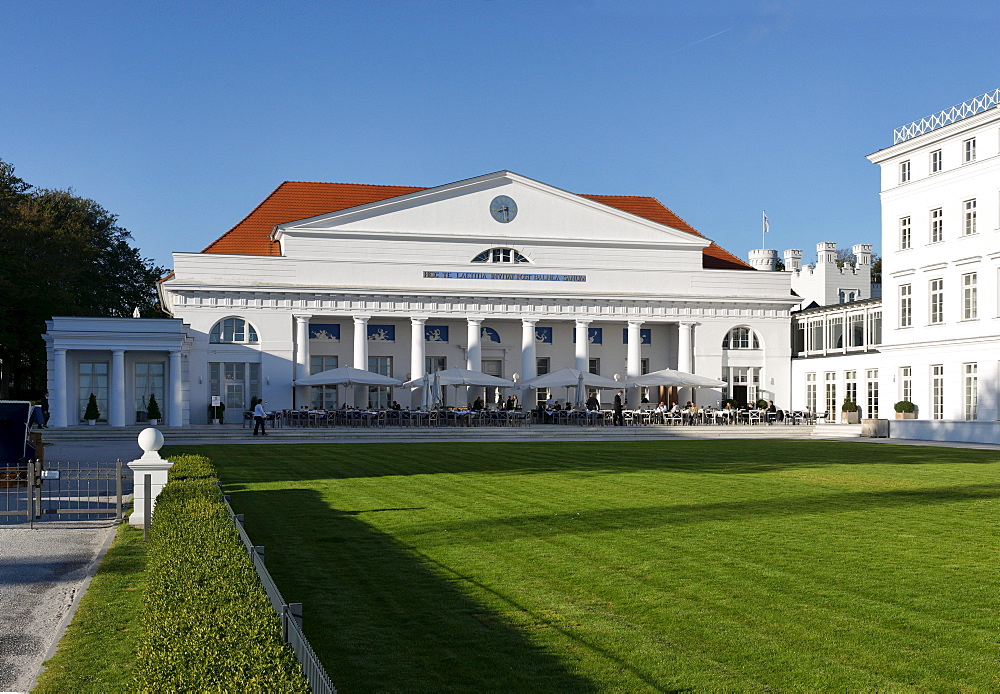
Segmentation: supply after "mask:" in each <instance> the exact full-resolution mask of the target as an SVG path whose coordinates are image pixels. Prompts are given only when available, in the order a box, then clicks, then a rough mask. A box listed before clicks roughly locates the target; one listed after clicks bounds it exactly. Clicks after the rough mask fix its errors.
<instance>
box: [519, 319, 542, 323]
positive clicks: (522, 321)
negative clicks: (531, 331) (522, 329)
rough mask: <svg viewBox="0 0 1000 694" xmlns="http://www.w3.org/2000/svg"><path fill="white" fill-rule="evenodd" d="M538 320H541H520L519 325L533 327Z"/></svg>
mask: <svg viewBox="0 0 1000 694" xmlns="http://www.w3.org/2000/svg"><path fill="white" fill-rule="evenodd" d="M539 320H541V319H540V318H522V319H521V325H534V324H535V323H537V322H538V321H539Z"/></svg>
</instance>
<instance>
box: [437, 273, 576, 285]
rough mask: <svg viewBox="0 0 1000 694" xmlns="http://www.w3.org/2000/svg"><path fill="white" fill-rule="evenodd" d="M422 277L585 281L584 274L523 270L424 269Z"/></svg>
mask: <svg viewBox="0 0 1000 694" xmlns="http://www.w3.org/2000/svg"><path fill="white" fill-rule="evenodd" d="M424 279H434V280H525V281H528V282H586V281H587V276H586V275H545V274H535V273H524V272H440V271H438V270H424Z"/></svg>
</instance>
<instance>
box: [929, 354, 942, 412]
mask: <svg viewBox="0 0 1000 694" xmlns="http://www.w3.org/2000/svg"><path fill="white" fill-rule="evenodd" d="M931 419H944V365H943V364H935V365H933V366H932V367H931Z"/></svg>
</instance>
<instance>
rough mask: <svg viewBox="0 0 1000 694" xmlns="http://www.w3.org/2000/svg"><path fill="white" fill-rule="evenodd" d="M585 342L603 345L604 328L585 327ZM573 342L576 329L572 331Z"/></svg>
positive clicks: (574, 341)
mask: <svg viewBox="0 0 1000 694" xmlns="http://www.w3.org/2000/svg"><path fill="white" fill-rule="evenodd" d="M587 342H589V343H590V344H592V345H603V344H604V328H587ZM573 344H576V330H574V331H573Z"/></svg>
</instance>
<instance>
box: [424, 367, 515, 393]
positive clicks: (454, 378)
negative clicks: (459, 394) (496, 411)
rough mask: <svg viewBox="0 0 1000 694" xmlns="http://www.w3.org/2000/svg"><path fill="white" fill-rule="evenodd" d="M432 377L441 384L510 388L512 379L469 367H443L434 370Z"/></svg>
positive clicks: (512, 383)
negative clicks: (440, 369)
mask: <svg viewBox="0 0 1000 694" xmlns="http://www.w3.org/2000/svg"><path fill="white" fill-rule="evenodd" d="M434 377H435V379H437V381H438V382H439V383H440V385H442V386H489V387H493V388H510V387H512V386H513V385H514V382H513V381H508V380H507V379H506V378H499V377H498V376H491V375H490V374H484V373H483V372H482V371H473V370H471V369H459V368H457V367H456V368H452V369H445V370H444V371H436V372H434Z"/></svg>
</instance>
